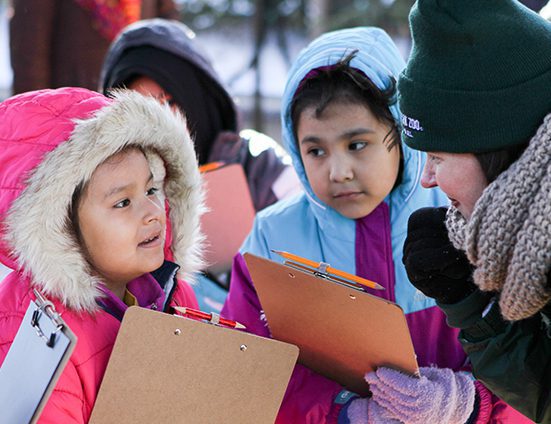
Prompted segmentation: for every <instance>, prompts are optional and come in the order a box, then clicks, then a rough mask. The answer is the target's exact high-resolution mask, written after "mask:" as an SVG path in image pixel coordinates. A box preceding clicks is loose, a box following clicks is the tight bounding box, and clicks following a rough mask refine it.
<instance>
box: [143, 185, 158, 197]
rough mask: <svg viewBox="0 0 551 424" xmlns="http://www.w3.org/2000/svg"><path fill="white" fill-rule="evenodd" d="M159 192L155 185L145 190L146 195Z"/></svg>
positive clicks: (153, 194)
mask: <svg viewBox="0 0 551 424" xmlns="http://www.w3.org/2000/svg"><path fill="white" fill-rule="evenodd" d="M158 192H159V189H158V188H157V187H151V188H150V189H149V190H147V192H146V194H147V195H148V196H155V195H156V194H157V193H158Z"/></svg>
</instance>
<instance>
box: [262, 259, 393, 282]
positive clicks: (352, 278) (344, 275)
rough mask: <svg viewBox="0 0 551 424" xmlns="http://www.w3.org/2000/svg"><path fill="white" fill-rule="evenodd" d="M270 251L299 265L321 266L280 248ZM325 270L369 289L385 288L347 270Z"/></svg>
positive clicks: (329, 267) (315, 267)
mask: <svg viewBox="0 0 551 424" xmlns="http://www.w3.org/2000/svg"><path fill="white" fill-rule="evenodd" d="M272 252H274V253H277V254H278V255H279V256H282V257H284V258H285V259H288V260H290V261H294V262H296V263H299V264H301V265H305V266H307V267H310V268H314V269H319V268H320V266H321V262H315V261H312V260H310V259H306V258H303V257H302V256H298V255H295V254H293V253H288V252H283V251H281V250H272ZM325 271H326V272H327V273H328V274H332V275H336V276H338V277H342V278H346V279H347V280H350V281H353V282H354V283H357V284H360V285H362V286H365V287H369V288H370V289H375V290H384V289H385V288H384V287H383V286H381V285H380V284H378V283H376V282H374V281H371V280H368V279H366V278H362V277H358V276H357V275H353V274H349V273H348V272H344V271H341V270H340V269H336V268H333V267H331V266H327V267H325Z"/></svg>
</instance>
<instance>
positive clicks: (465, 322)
mask: <svg viewBox="0 0 551 424" xmlns="http://www.w3.org/2000/svg"><path fill="white" fill-rule="evenodd" d="M492 296H493V293H490V292H482V291H480V290H475V291H474V292H472V293H470V294H469V295H468V296H467V297H465V298H463V299H461V300H460V301H458V302H456V303H451V304H448V303H443V302H439V301H437V302H436V303H437V305H438V306H439V307H440V308H441V309H442V310H443V311H444V313H445V314H446V318H447V323H448V325H449V326H450V327H453V328H460V329H465V328H469V327H472V326H473V325H475V324H476V323H477V322H478V321H479V320H480V319H482V312H483V311H484V309H485V308H486V307H487V306H488V304H489V303H490V300H491V298H492Z"/></svg>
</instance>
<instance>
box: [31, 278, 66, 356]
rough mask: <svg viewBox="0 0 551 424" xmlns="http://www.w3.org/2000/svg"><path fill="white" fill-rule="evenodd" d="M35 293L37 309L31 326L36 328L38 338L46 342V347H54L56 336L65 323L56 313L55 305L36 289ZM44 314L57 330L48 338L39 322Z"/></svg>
mask: <svg viewBox="0 0 551 424" xmlns="http://www.w3.org/2000/svg"><path fill="white" fill-rule="evenodd" d="M33 291H34V294H35V296H36V302H35V303H36V306H37V309H36V310H35V311H34V312H33V315H32V317H31V325H32V326H33V327H34V329H35V331H36V334H37V335H38V337H40V338H41V339H43V340H44V341H45V342H46V346H48V347H53V346H54V344H55V339H56V334H57V333H59V332H60V331H61V329H62V328H63V322H62V321H61V319H60V317H59V314H58V313H57V312H56V310H55V308H54V304H53V303H52V302H50V301H49V300H48V299H46V298H45V297H44V296H43V295H42V293H40V292H39V291H38V290H36V289H34V290H33ZM42 314H44V315H46V317H47V318H48V319H49V320H50V321H52V322H53V324H54V325H55V326H56V329H55V330H54V331H52V332H51V333H50V336H49V337H48V336H46V335H45V334H44V332H43V331H42V329H41V328H40V323H39V321H40V318H41V317H42Z"/></svg>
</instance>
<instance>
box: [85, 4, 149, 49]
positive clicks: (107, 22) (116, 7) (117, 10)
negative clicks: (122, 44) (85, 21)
mask: <svg viewBox="0 0 551 424" xmlns="http://www.w3.org/2000/svg"><path fill="white" fill-rule="evenodd" d="M75 1H76V3H77V4H78V5H79V6H81V7H82V8H83V9H85V10H87V11H88V12H90V14H91V15H92V20H93V26H94V28H95V29H96V30H97V31H98V32H99V33H100V34H101V35H102V36H103V37H105V38H106V39H107V40H109V41H112V40H113V39H114V38H115V36H116V35H117V34H118V33H119V32H120V30H121V29H123V28H124V27H125V26H127V25H129V24H131V23H132V22H136V21H137V20H139V19H140V16H141V0H111V1H105V0H75Z"/></svg>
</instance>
